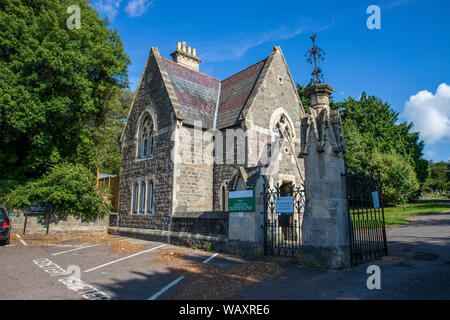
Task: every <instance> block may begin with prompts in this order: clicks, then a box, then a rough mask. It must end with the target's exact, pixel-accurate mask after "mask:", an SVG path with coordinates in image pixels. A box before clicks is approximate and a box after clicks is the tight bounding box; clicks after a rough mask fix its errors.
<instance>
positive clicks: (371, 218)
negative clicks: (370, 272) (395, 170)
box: [345, 170, 388, 266]
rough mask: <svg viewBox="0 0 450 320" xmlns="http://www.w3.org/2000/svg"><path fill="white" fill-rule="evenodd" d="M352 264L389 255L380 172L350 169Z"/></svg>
mask: <svg viewBox="0 0 450 320" xmlns="http://www.w3.org/2000/svg"><path fill="white" fill-rule="evenodd" d="M345 175H346V185H347V201H348V212H349V233H350V250H351V252H350V255H351V265H352V266H355V265H359V264H361V263H365V262H369V261H373V260H376V259H379V258H381V257H383V256H387V255H388V247H387V239H386V227H385V222H384V207H383V193H382V191H383V190H382V184H381V177H380V174H379V173H377V174H374V173H363V172H357V171H355V170H347V173H346V174H345Z"/></svg>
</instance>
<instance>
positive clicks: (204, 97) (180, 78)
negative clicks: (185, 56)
mask: <svg viewBox="0 0 450 320" xmlns="http://www.w3.org/2000/svg"><path fill="white" fill-rule="evenodd" d="M161 59H162V62H163V63H164V67H165V69H166V72H167V73H168V75H169V79H170V82H171V83H172V87H173V89H174V91H175V95H176V97H177V99H178V102H179V103H180V107H181V110H182V112H183V113H184V115H185V116H186V117H187V120H190V121H189V122H191V123H192V124H193V123H194V121H197V120H200V121H202V124H203V126H204V127H207V128H212V127H213V122H214V114H215V110H216V104H217V98H218V95H219V85H220V81H219V80H217V79H215V78H213V77H210V76H208V75H206V74H203V73H201V72H197V71H194V70H191V69H189V68H186V67H184V66H181V65H179V64H177V63H175V62H173V61H170V60H168V59H166V58H161Z"/></svg>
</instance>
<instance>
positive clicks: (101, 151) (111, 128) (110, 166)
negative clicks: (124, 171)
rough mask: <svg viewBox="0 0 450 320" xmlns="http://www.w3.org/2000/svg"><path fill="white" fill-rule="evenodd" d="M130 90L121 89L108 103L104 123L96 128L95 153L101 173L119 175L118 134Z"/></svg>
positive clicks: (129, 104) (122, 126)
mask: <svg viewBox="0 0 450 320" xmlns="http://www.w3.org/2000/svg"><path fill="white" fill-rule="evenodd" d="M133 95H134V94H133V92H132V91H131V90H123V91H122V94H121V95H120V96H117V97H115V98H114V100H113V101H111V102H110V103H108V109H107V111H106V121H105V123H104V124H103V125H102V126H100V127H99V128H97V130H96V136H95V141H96V154H97V155H98V161H99V169H100V172H102V173H110V174H116V175H119V170H120V162H121V159H122V157H121V149H120V142H119V140H120V136H121V134H122V130H123V129H124V127H125V120H126V117H127V115H128V111H129V110H130V106H131V102H132V100H133Z"/></svg>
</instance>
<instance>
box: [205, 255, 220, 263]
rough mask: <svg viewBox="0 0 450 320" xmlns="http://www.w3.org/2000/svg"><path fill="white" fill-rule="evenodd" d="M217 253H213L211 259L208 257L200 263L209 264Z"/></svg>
mask: <svg viewBox="0 0 450 320" xmlns="http://www.w3.org/2000/svg"><path fill="white" fill-rule="evenodd" d="M218 254H219V253H214V254H213V255H212V256H211V257H209V258H208V259H206V260H205V261H203V262H202V263H208V262H210V261H211V260H212V259H214V258H215V257H217V255H218Z"/></svg>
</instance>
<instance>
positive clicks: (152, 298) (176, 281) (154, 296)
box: [147, 253, 219, 300]
mask: <svg viewBox="0 0 450 320" xmlns="http://www.w3.org/2000/svg"><path fill="white" fill-rule="evenodd" d="M218 254H219V253H214V254H213V255H212V256H211V257H209V258H208V259H206V260H204V261H203V262H202V263H208V262H210V261H211V260H212V259H214V258H215V257H217V255H218ZM183 279H184V276H181V277H179V278H177V279H175V280H174V281H172V282H171V283H169V284H168V285H167V286H165V287H164V288H162V289H161V290H159V291H158V292H157V293H155V294H154V295H152V296H151V297H150V298H148V299H147V300H155V299H156V298H158V297H159V296H160V295H162V294H163V293H164V292H166V291H167V290H169V289H170V288H172V287H173V286H174V285H176V284H177V283H178V282H180V281H181V280H183Z"/></svg>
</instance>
